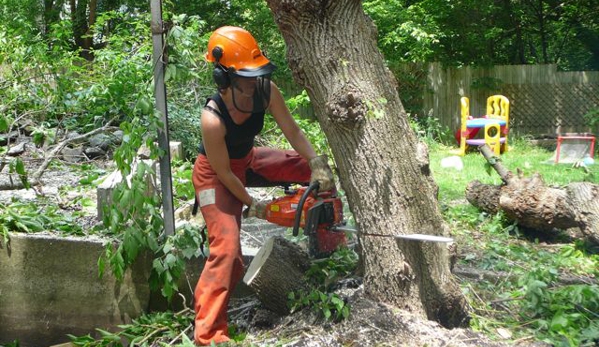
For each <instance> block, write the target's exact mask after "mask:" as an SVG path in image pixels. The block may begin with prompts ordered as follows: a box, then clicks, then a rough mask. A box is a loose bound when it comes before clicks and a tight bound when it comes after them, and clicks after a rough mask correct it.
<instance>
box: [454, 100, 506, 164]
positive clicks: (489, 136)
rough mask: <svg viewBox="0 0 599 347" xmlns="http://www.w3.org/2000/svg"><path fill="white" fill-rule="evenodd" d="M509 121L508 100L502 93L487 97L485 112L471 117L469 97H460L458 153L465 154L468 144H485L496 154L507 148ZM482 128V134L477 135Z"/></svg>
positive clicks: (457, 135) (457, 136)
mask: <svg viewBox="0 0 599 347" xmlns="http://www.w3.org/2000/svg"><path fill="white" fill-rule="evenodd" d="M509 121H510V101H509V100H508V98H507V97H505V96H503V95H492V96H489V97H488V98H487V108H486V114H485V115H483V116H481V117H473V116H472V115H471V114H470V99H468V98H467V97H465V96H464V97H462V98H461V99H460V130H458V131H457V132H456V140H457V141H458V143H459V144H460V155H465V154H466V150H467V148H468V146H480V145H483V144H487V145H488V146H489V147H491V149H492V150H493V152H494V153H495V154H496V155H500V154H501V153H503V152H506V151H507V150H508V131H509ZM481 129H483V130H484V132H483V134H482V136H478V137H477V135H478V134H479V131H480V130H481Z"/></svg>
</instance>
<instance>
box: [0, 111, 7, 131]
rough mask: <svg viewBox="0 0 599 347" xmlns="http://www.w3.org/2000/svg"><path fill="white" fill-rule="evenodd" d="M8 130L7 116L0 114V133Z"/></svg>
mask: <svg viewBox="0 0 599 347" xmlns="http://www.w3.org/2000/svg"><path fill="white" fill-rule="evenodd" d="M5 132H8V118H7V117H6V116H5V115H3V114H0V133H5Z"/></svg>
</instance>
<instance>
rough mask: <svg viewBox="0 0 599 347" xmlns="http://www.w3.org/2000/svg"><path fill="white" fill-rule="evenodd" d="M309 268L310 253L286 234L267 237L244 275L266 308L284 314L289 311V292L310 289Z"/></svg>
mask: <svg viewBox="0 0 599 347" xmlns="http://www.w3.org/2000/svg"><path fill="white" fill-rule="evenodd" d="M309 268H310V260H309V259H308V253H306V252H304V251H303V250H302V249H301V248H300V247H299V246H298V245H296V244H294V243H293V242H291V241H288V240H286V239H285V238H283V237H279V236H275V237H271V238H270V239H268V240H267V241H266V242H265V243H264V245H263V246H262V247H261V248H260V250H259V251H258V254H256V256H255V257H254V259H253V260H252V262H251V263H250V266H249V267H248V270H247V272H246V274H245V276H244V277H243V282H244V283H245V284H247V285H248V287H250V288H251V289H252V290H253V291H254V292H255V293H256V296H258V299H260V301H261V302H262V304H263V305H264V307H266V308H268V309H269V310H271V311H273V312H276V313H278V314H281V315H285V314H288V313H289V306H288V305H287V302H288V295H289V293H291V292H294V291H298V290H301V289H307V288H308V285H307V282H306V280H305V278H304V274H305V272H306V271H307V270H308V269H309Z"/></svg>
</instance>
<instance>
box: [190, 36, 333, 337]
mask: <svg viewBox="0 0 599 347" xmlns="http://www.w3.org/2000/svg"><path fill="white" fill-rule="evenodd" d="M205 58H206V60H207V61H208V62H210V63H213V65H214V70H213V77H214V82H215V83H216V86H217V89H218V92H217V93H215V94H214V95H213V96H211V97H209V98H208V100H207V101H206V104H205V106H204V109H203V110H202V115H201V124H202V143H201V145H200V151H199V152H200V153H199V155H198V157H197V159H196V161H195V165H194V168H193V176H192V180H193V185H194V188H195V192H196V201H197V202H198V204H199V208H200V211H201V212H202V216H203V217H204V220H205V221H206V226H207V228H208V242H209V247H210V254H209V256H208V259H207V260H206V264H205V266H204V269H203V271H202V274H201V275H200V278H199V280H198V283H197V285H196V288H195V292H194V300H195V303H194V306H195V312H196V316H195V331H194V338H195V343H196V344H198V345H210V344H211V342H214V343H221V342H226V341H229V336H228V331H227V330H228V326H227V305H228V302H229V298H230V296H231V293H232V291H233V289H234V288H235V285H236V284H237V283H238V282H239V280H240V279H241V277H242V272H243V260H242V256H241V244H240V234H239V231H240V227H241V217H242V211H243V215H244V217H258V218H262V219H264V215H265V206H266V204H267V202H266V201H259V200H256V199H254V198H252V197H251V196H250V194H249V193H248V191H247V190H246V183H247V180H248V176H250V175H258V176H259V177H261V178H263V179H265V180H267V181H271V182H290V183H308V182H311V183H313V182H316V181H317V182H318V183H319V190H320V191H327V190H331V189H333V188H334V181H333V173H332V171H331V168H330V167H329V165H328V160H327V157H326V156H324V155H321V156H317V155H316V152H315V151H314V149H313V147H312V145H311V144H310V142H309V141H308V140H307V138H306V136H305V135H304V134H303V132H302V131H301V129H300V128H299V126H298V125H297V123H296V122H295V120H294V119H293V117H292V116H291V113H290V111H289V109H288V108H287V106H286V105H285V100H284V99H283V95H282V94H281V92H280V90H279V88H278V87H277V86H276V85H275V83H274V82H272V81H271V74H272V73H273V71H274V70H275V69H276V67H275V65H274V64H272V63H271V62H270V60H269V59H268V58H266V57H265V56H264V54H263V53H262V51H261V50H260V48H259V47H258V44H257V42H256V40H255V39H254V37H253V36H252V35H251V34H250V33H249V32H248V31H246V30H244V29H242V28H239V27H233V26H225V27H221V28H219V29H217V30H215V31H214V32H213V33H212V35H211V36H210V39H209V40H208V51H207V53H206V55H205ZM266 113H269V114H270V115H271V116H272V117H273V118H274V120H275V122H276V123H277V125H278V127H279V128H280V129H281V131H282V132H283V134H284V135H285V137H286V138H287V140H288V141H289V143H290V144H291V146H292V147H293V149H294V150H279V149H270V148H265V147H254V138H255V137H256V135H258V134H259V133H260V132H261V130H262V128H263V125H264V117H265V114H266ZM244 206H247V208H246V209H245V210H243V207H244Z"/></svg>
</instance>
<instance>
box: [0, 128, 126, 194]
mask: <svg viewBox="0 0 599 347" xmlns="http://www.w3.org/2000/svg"><path fill="white" fill-rule="evenodd" d="M115 119H116V117H115V118H113V119H111V120H110V121H108V123H106V125H104V126H103V127H101V128H98V129H94V130H92V131H90V132H87V133H85V134H83V135H79V136H75V137H71V138H67V139H65V140H63V141H62V142H60V143H59V144H57V145H56V146H54V147H53V148H52V150H51V151H50V153H49V154H48V155H47V156H45V158H44V161H43V162H42V164H41V165H40V167H39V168H38V169H37V170H36V171H35V172H34V173H33V174H32V175H31V178H30V179H29V184H30V185H31V186H38V185H41V177H42V175H43V174H44V171H45V170H46V169H47V168H48V165H50V163H51V162H52V160H53V159H54V158H55V157H57V156H58V154H60V152H61V151H62V150H63V149H64V148H65V147H66V146H67V145H68V144H69V143H71V142H77V141H81V140H85V139H87V138H88V137H90V136H93V135H95V134H98V133H101V132H104V131H106V130H108V129H110V128H111V124H112V122H114V120H115ZM23 188H25V187H24V186H23V183H21V182H17V183H15V182H9V183H8V184H1V185H0V190H16V189H23Z"/></svg>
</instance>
